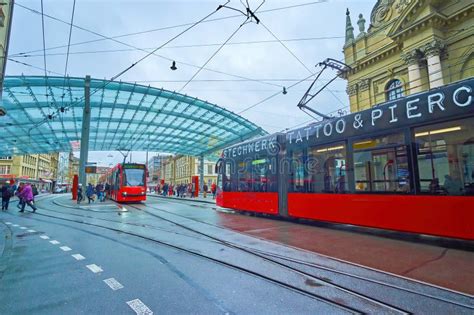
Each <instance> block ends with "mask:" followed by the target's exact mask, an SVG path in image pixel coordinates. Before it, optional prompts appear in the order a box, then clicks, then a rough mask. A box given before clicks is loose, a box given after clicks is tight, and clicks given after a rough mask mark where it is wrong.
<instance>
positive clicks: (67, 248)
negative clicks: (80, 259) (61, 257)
mask: <svg viewBox="0 0 474 315" xmlns="http://www.w3.org/2000/svg"><path fill="white" fill-rule="evenodd" d="M59 248H61V249H62V250H63V251H65V252H68V251H70V250H72V249H71V248H70V247H67V246H61V247H59Z"/></svg>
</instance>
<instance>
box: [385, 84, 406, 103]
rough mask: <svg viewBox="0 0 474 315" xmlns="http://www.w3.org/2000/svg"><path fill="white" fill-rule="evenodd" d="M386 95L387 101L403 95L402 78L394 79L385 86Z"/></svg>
mask: <svg viewBox="0 0 474 315" xmlns="http://www.w3.org/2000/svg"><path fill="white" fill-rule="evenodd" d="M385 95H386V99H387V101H391V100H396V99H397V98H401V97H403V84H402V81H400V80H392V81H390V82H388V84H387V87H386V88H385Z"/></svg>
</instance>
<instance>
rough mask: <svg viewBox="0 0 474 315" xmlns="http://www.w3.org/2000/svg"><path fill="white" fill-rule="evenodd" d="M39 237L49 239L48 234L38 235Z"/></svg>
mask: <svg viewBox="0 0 474 315" xmlns="http://www.w3.org/2000/svg"><path fill="white" fill-rule="evenodd" d="M40 237H41V238H42V239H44V240H49V236H48V235H40Z"/></svg>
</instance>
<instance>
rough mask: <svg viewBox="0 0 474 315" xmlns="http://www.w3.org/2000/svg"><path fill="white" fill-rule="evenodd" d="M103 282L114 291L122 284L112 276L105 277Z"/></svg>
mask: <svg viewBox="0 0 474 315" xmlns="http://www.w3.org/2000/svg"><path fill="white" fill-rule="evenodd" d="M104 282H105V283H106V284H107V285H108V286H109V287H110V288H111V289H112V290H114V291H115V290H118V289H122V288H123V285H122V284H121V283H120V282H118V281H117V280H115V279H114V278H109V279H105V280H104Z"/></svg>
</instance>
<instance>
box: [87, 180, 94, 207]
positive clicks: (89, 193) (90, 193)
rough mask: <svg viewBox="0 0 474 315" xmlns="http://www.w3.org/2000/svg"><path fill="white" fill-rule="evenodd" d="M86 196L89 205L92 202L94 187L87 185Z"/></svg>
mask: <svg viewBox="0 0 474 315" xmlns="http://www.w3.org/2000/svg"><path fill="white" fill-rule="evenodd" d="M86 196H87V199H88V201H89V204H90V203H91V201H92V202H94V186H92V184H91V183H89V185H88V186H87V190H86Z"/></svg>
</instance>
